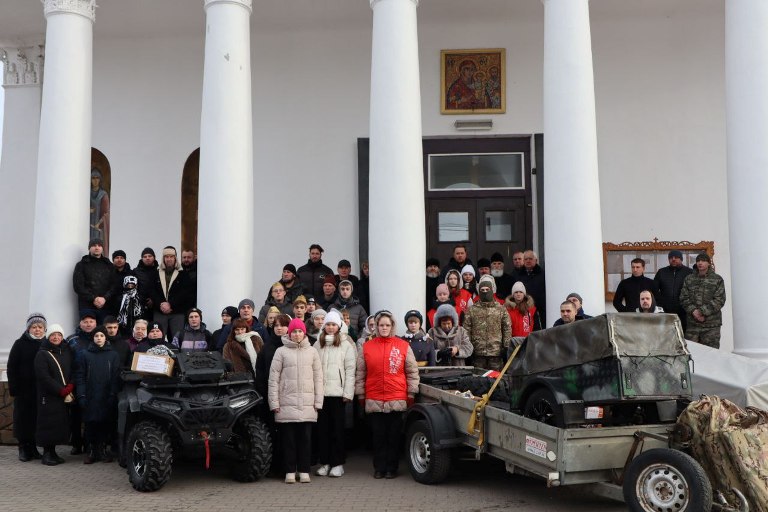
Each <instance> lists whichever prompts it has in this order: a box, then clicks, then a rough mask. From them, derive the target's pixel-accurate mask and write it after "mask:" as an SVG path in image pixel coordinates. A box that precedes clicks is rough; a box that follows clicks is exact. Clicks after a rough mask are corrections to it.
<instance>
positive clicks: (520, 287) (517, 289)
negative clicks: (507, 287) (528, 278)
mask: <svg viewBox="0 0 768 512" xmlns="http://www.w3.org/2000/svg"><path fill="white" fill-rule="evenodd" d="M515 292H523V293H524V294H526V295H528V292H527V291H526V290H525V285H524V284H523V283H521V282H520V281H518V282H516V283H515V284H513V285H512V293H515Z"/></svg>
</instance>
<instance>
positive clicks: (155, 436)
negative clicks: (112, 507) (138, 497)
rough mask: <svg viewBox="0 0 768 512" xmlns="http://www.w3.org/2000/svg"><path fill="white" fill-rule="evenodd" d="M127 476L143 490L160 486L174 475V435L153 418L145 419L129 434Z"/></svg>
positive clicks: (138, 489) (134, 485)
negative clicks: (172, 437)
mask: <svg viewBox="0 0 768 512" xmlns="http://www.w3.org/2000/svg"><path fill="white" fill-rule="evenodd" d="M127 452H128V453H126V454H125V455H126V462H127V463H128V468H127V469H128V480H129V481H130V482H131V485H133V488H134V489H136V490H137V491H141V492H152V491H156V490H158V489H160V488H161V487H162V486H163V485H165V483H166V482H167V481H168V479H169V478H171V464H172V463H173V455H172V451H171V438H170V437H169V436H168V433H167V432H166V431H165V430H164V429H163V428H162V427H161V426H160V425H158V424H157V423H155V422H154V421H142V422H141V423H139V424H137V425H136V426H134V427H133V428H132V429H131V433H130V434H129V435H128V443H127Z"/></svg>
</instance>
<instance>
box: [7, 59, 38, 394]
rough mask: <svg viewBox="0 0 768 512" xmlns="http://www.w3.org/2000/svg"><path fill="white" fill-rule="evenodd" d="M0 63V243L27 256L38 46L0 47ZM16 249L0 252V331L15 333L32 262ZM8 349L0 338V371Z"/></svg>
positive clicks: (32, 204)
mask: <svg viewBox="0 0 768 512" xmlns="http://www.w3.org/2000/svg"><path fill="white" fill-rule="evenodd" d="M0 60H2V61H3V63H4V64H5V74H4V77H3V82H2V83H3V88H4V89H5V105H4V106H5V108H4V113H3V130H2V133H3V140H2V147H3V157H2V160H0V183H2V186H0V219H4V222H0V239H2V240H13V246H14V247H15V248H16V249H17V251H22V252H24V253H25V254H27V253H29V252H30V251H31V250H32V233H33V232H34V227H35V199H34V194H35V184H36V183H37V137H38V133H39V132H40V85H41V84H42V81H41V75H42V67H43V46H42V44H41V45H39V46H27V47H21V48H0ZM17 251H0V283H3V292H2V293H0V311H3V315H2V316H0V332H20V329H22V328H23V322H24V319H25V318H26V315H28V314H29V310H28V308H29V277H30V275H31V270H32V261H31V259H30V258H19V257H18V253H17ZM12 345H13V337H9V336H5V337H3V338H0V368H4V367H5V364H6V361H7V359H8V353H9V352H10V350H11V346H12ZM1 379H2V377H1V376H0V380H1Z"/></svg>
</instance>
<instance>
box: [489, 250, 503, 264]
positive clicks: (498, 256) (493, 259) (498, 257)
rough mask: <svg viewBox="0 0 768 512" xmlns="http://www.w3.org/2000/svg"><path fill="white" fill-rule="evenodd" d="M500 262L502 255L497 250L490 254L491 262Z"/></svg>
mask: <svg viewBox="0 0 768 512" xmlns="http://www.w3.org/2000/svg"><path fill="white" fill-rule="evenodd" d="M496 262H501V263H504V256H502V255H501V253H499V252H495V253H493V254H491V263H496Z"/></svg>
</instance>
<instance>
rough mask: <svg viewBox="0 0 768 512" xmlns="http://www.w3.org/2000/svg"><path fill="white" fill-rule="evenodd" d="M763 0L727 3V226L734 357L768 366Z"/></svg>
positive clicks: (767, 65)
mask: <svg viewBox="0 0 768 512" xmlns="http://www.w3.org/2000/svg"><path fill="white" fill-rule="evenodd" d="M766 27H768V2H765V1H764V0H738V1H734V0H728V1H727V2H726V3H725V96H726V97H725V99H726V103H725V104H726V130H727V148H728V161H727V163H728V227H729V230H730V231H729V236H730V251H731V279H732V282H731V290H733V291H732V296H731V297H728V300H730V301H732V310H733V326H734V327H733V343H734V352H736V353H738V354H741V355H745V356H748V357H754V358H757V359H762V360H766V361H768V332H766V330H765V329H761V328H760V327H761V324H762V322H760V320H759V319H761V318H763V317H764V315H765V313H764V311H763V301H764V300H765V293H764V292H765V286H764V283H765V282H766V281H768V268H765V266H764V265H760V264H758V263H756V262H755V257H756V256H757V255H763V254H765V253H766V251H768V238H766V237H765V236H763V229H765V226H766V224H768V201H766V200H765V198H766V195H768V171H767V170H768V30H766Z"/></svg>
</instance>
